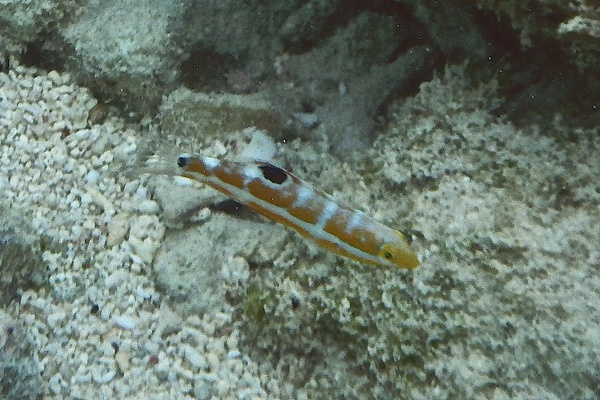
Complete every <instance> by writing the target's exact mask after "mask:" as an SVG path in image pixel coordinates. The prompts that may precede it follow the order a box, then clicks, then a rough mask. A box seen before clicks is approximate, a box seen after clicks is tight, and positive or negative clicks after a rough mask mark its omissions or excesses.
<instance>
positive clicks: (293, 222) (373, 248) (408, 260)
mask: <svg viewBox="0 0 600 400" xmlns="http://www.w3.org/2000/svg"><path fill="white" fill-rule="evenodd" d="M177 166H178V168H179V171H178V173H177V174H178V175H181V176H183V177H186V178H189V179H193V180H196V181H199V182H202V183H206V184H208V185H210V186H211V187H213V188H215V189H217V190H219V191H221V192H222V193H224V194H226V195H227V196H229V197H231V198H233V199H235V200H237V201H239V202H240V203H242V204H245V205H246V206H248V207H249V208H251V209H253V210H254V211H256V212H258V213H259V214H262V215H263V216H265V217H267V218H269V219H272V220H274V221H276V222H279V223H282V224H284V225H287V226H289V227H291V228H293V229H294V230H296V231H297V232H298V233H300V234H301V235H303V236H306V237H309V238H311V239H313V240H314V241H316V242H317V243H318V244H319V245H320V246H322V247H324V248H326V249H328V250H330V251H333V252H335V253H337V254H341V255H343V256H346V257H349V258H352V259H355V260H358V261H361V262H363V263H367V264H372V265H377V266H385V267H398V268H408V269H412V268H415V267H416V266H417V265H418V264H419V262H418V260H417V257H416V255H415V254H414V253H413V252H412V250H411V249H410V247H409V245H408V243H407V241H406V238H405V237H404V235H403V234H402V233H401V232H399V231H397V230H395V229H392V228H389V227H388V226H386V225H384V224H382V223H380V222H378V221H377V220H375V219H373V218H371V217H369V216H367V215H366V214H364V213H363V212H362V211H359V210H354V209H352V208H350V207H347V206H344V205H340V204H338V203H337V202H336V201H335V200H334V199H333V197H331V196H330V195H328V194H326V193H324V192H322V191H320V190H318V189H315V188H313V187H312V185H310V184H309V183H307V182H304V181H303V180H301V179H299V178H298V177H296V176H295V175H294V174H292V173H291V172H289V171H286V170H284V169H283V168H280V167H277V166H275V165H272V164H270V163H268V162H264V161H248V162H239V161H230V160H219V159H216V158H211V157H202V156H199V155H188V154H183V155H181V156H179V158H178V159H177Z"/></svg>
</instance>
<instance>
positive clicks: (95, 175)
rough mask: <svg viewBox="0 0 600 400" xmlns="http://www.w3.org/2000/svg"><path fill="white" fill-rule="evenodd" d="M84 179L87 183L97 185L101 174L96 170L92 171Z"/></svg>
mask: <svg viewBox="0 0 600 400" xmlns="http://www.w3.org/2000/svg"><path fill="white" fill-rule="evenodd" d="M83 179H85V181H86V182H87V183H96V182H98V179H100V173H99V172H98V171H96V170H91V171H90V172H88V173H87V175H86V176H85V178H83Z"/></svg>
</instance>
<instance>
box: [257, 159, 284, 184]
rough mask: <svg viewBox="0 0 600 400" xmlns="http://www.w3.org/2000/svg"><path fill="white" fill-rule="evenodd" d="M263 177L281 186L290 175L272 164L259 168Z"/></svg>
mask: <svg viewBox="0 0 600 400" xmlns="http://www.w3.org/2000/svg"><path fill="white" fill-rule="evenodd" d="M258 168H259V169H260V170H261V172H262V174H263V177H264V178H265V179H266V180H268V181H271V182H273V183H275V184H277V185H281V184H282V183H283V182H285V180H286V179H287V177H288V175H287V174H286V172H285V171H284V170H282V169H281V168H278V167H276V166H274V165H271V164H263V165H261V166H259V167H258Z"/></svg>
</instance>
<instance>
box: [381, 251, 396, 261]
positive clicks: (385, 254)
mask: <svg viewBox="0 0 600 400" xmlns="http://www.w3.org/2000/svg"><path fill="white" fill-rule="evenodd" d="M383 258H385V259H386V260H392V259H393V258H394V255H393V254H392V253H391V252H390V251H386V252H384V253H383Z"/></svg>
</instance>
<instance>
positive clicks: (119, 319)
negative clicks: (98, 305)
mask: <svg viewBox="0 0 600 400" xmlns="http://www.w3.org/2000/svg"><path fill="white" fill-rule="evenodd" d="M113 321H114V323H115V324H116V325H117V326H118V327H119V328H122V329H126V330H128V331H131V330H133V329H135V321H134V319H133V318H131V317H127V316H125V315H120V316H116V317H114V318H113Z"/></svg>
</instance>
